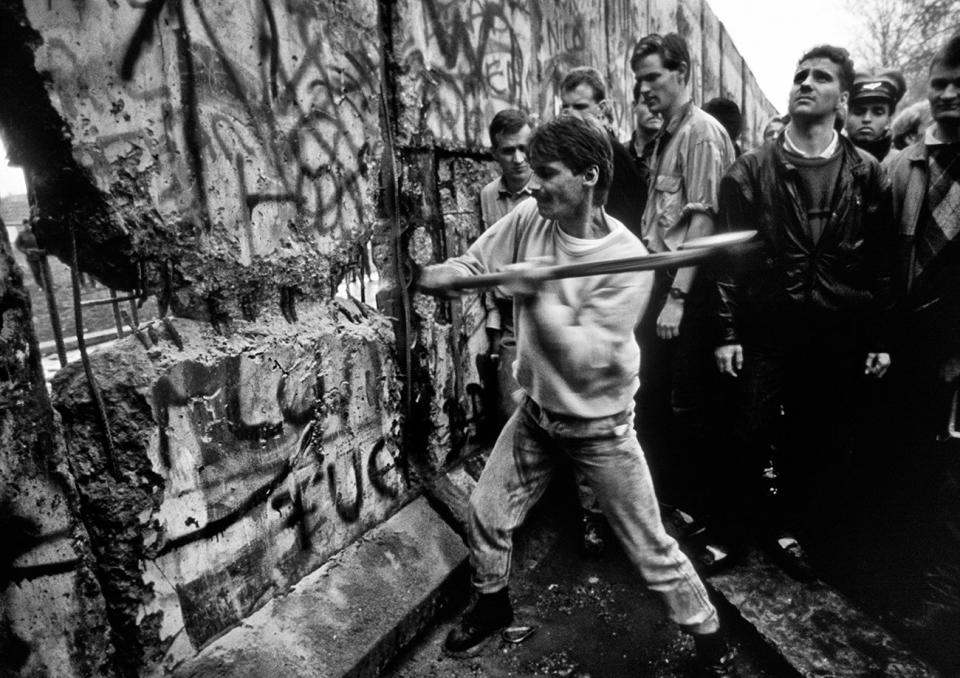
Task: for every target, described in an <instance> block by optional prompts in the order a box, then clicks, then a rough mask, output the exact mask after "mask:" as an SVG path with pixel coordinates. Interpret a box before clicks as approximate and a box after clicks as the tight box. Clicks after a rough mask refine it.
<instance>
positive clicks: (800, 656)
mask: <svg viewBox="0 0 960 678" xmlns="http://www.w3.org/2000/svg"><path fill="white" fill-rule="evenodd" d="M709 583H710V584H711V585H712V586H713V587H714V588H715V589H716V590H717V592H719V593H720V594H721V595H722V596H723V597H724V598H725V599H726V600H727V602H729V603H730V604H731V605H733V606H734V607H736V608H737V610H738V611H739V612H740V615H741V616H742V617H743V619H744V620H745V621H747V622H748V623H750V624H751V625H752V626H753V627H754V628H756V630H757V631H758V632H759V633H760V634H761V635H762V636H763V637H764V639H765V640H766V641H767V643H768V644H770V645H771V646H772V647H773V648H774V649H775V650H776V651H777V652H779V653H780V654H781V655H782V656H783V658H784V659H786V660H787V662H789V663H790V665H791V666H792V667H793V668H794V669H795V670H796V671H797V672H798V673H799V674H800V675H802V676H807V677H810V678H813V677H821V676H822V677H827V676H829V677H830V678H844V677H850V678H853V677H855V676H856V677H858V678H859V677H861V676H897V677H899V678H921V677H927V676H930V677H935V676H937V675H939V674H938V673H937V672H936V671H935V670H934V669H932V668H931V667H930V666H928V665H927V664H925V663H923V662H922V661H920V660H919V659H917V658H916V657H914V656H913V655H912V654H911V653H910V651H909V650H908V649H907V648H906V647H905V646H904V645H903V644H902V643H900V642H899V641H898V640H896V639H895V638H893V637H892V636H891V635H890V634H889V633H888V632H887V631H886V630H885V629H884V628H883V627H881V626H880V625H879V624H878V623H877V622H875V621H874V620H873V619H871V618H870V617H868V616H867V615H866V614H864V613H863V612H861V611H860V610H858V609H857V608H856V607H854V605H853V604H852V603H851V602H850V601H849V600H847V599H846V598H845V597H844V596H843V595H842V594H840V593H838V592H837V591H836V590H834V589H833V588H831V587H830V586H828V585H826V584H823V583H821V582H812V583H808V584H804V583H801V582H798V581H796V580H795V579H793V578H791V577H790V576H788V575H787V574H786V573H784V572H783V571H782V570H781V569H780V568H779V567H777V566H776V565H775V564H773V563H772V562H770V560H769V559H768V558H767V557H766V556H765V555H763V554H762V553H760V552H753V553H751V554H750V557H749V558H748V559H747V562H746V563H745V564H744V565H743V566H740V567H737V568H735V569H733V570H730V571H729V572H725V573H723V574H720V575H716V576H714V577H711V578H710V580H709Z"/></svg>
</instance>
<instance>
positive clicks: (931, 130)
mask: <svg viewBox="0 0 960 678" xmlns="http://www.w3.org/2000/svg"><path fill="white" fill-rule="evenodd" d="M948 144H950V142H949V141H943V140H942V139H941V138H940V137H938V136H937V126H936V125H930V126H929V127H928V128H927V131H925V132H924V133H923V145H924V146H946V145H948Z"/></svg>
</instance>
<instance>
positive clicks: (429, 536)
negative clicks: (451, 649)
mask: <svg viewBox="0 0 960 678" xmlns="http://www.w3.org/2000/svg"><path fill="white" fill-rule="evenodd" d="M466 556H467V549H466V547H465V546H464V544H463V542H462V541H461V539H460V538H459V537H458V536H457V535H456V533H455V532H454V531H453V530H452V529H451V528H450V527H448V526H447V525H446V523H444V522H443V520H441V519H440V517H439V516H438V515H437V514H436V513H435V512H434V511H433V510H432V509H431V508H430V506H429V505H428V503H427V500H426V499H424V498H422V497H421V498H419V499H417V500H416V501H414V502H412V503H411V504H408V505H407V506H406V507H404V508H403V509H402V510H401V511H400V512H398V513H397V514H395V515H394V516H393V517H392V518H390V519H389V520H388V521H386V522H385V523H382V524H381V525H379V526H378V527H376V528H374V529H372V530H370V531H369V532H367V533H366V534H365V535H364V536H363V537H361V538H360V539H359V540H357V541H356V542H354V543H353V544H351V545H350V546H349V547H347V548H346V549H344V550H343V551H342V552H341V553H340V554H339V555H338V556H335V557H334V558H331V559H330V560H329V561H328V562H327V563H326V564H325V565H324V566H323V567H322V568H321V569H319V570H317V571H316V572H314V573H312V574H310V575H308V576H307V577H305V578H304V579H303V580H302V581H301V582H300V583H299V584H297V585H296V586H295V587H294V588H293V589H292V590H291V591H290V592H289V593H288V594H287V595H285V596H281V597H277V598H275V599H274V600H272V601H271V602H270V603H268V604H267V605H266V606H264V607H263V608H261V609H260V610H258V611H257V612H255V613H254V614H252V615H250V616H249V617H247V618H246V619H245V620H244V621H243V623H242V624H241V625H240V626H239V627H236V628H234V629H233V630H231V631H229V632H228V633H226V634H225V635H224V636H222V637H221V638H220V639H219V640H217V641H215V642H214V643H212V644H211V645H209V646H208V647H206V648H205V649H204V650H203V651H202V652H201V653H200V654H199V655H198V656H197V657H195V658H194V659H192V660H189V661H187V662H185V663H184V664H182V665H181V666H180V667H178V669H177V671H176V672H175V674H174V675H175V676H178V677H179V678H199V677H200V676H214V675H215V676H221V677H223V678H239V677H240V676H271V675H273V676H286V677H290V678H296V677H297V676H303V677H304V678H307V677H314V676H376V675H378V672H379V671H380V669H381V668H382V667H383V666H384V665H385V664H386V662H387V661H388V660H389V659H390V658H392V657H393V656H394V655H395V654H396V652H398V651H399V649H400V648H401V647H402V646H403V645H404V644H405V643H407V642H409V641H410V640H411V639H412V638H413V637H414V636H415V635H416V634H417V633H418V632H419V631H420V630H422V628H423V627H424V626H425V625H426V624H427V623H429V622H430V620H431V619H432V617H433V614H434V612H435V608H436V607H437V605H438V604H439V603H440V602H442V596H443V594H444V591H445V590H446V587H445V586H444V584H445V583H447V582H450V581H451V578H452V577H454V576H455V575H456V573H457V572H458V571H460V570H458V568H460V567H461V566H462V564H463V563H465V562H466Z"/></svg>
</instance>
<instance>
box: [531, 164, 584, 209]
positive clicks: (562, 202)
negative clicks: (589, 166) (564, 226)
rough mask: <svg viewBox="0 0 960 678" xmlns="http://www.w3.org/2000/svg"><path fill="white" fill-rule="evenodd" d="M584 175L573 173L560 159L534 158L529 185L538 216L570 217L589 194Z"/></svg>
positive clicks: (580, 206) (582, 205)
mask: <svg viewBox="0 0 960 678" xmlns="http://www.w3.org/2000/svg"><path fill="white" fill-rule="evenodd" d="M586 178H587V172H584V173H581V174H574V173H573V171H572V170H571V169H570V168H569V167H567V165H566V164H565V163H563V162H562V161H560V160H545V159H541V158H538V159H537V160H534V162H533V177H532V178H531V179H530V184H529V186H530V192H531V193H532V194H533V197H534V198H535V199H536V201H537V210H538V211H539V212H540V216H542V217H543V218H544V219H554V220H557V221H561V222H563V221H568V220H571V219H574V218H575V217H576V216H577V215H578V214H580V213H581V212H582V211H583V210H584V208H585V207H587V205H585V203H586V202H587V201H588V200H590V198H591V196H592V193H591V192H590V190H589V188H588V185H587V183H586Z"/></svg>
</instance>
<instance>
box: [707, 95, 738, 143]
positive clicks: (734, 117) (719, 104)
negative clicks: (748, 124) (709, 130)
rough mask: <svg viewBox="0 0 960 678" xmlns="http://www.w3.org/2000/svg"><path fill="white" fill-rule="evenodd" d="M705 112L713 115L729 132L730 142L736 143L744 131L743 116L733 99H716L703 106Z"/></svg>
mask: <svg viewBox="0 0 960 678" xmlns="http://www.w3.org/2000/svg"><path fill="white" fill-rule="evenodd" d="M703 110H704V111H705V112H706V113H709V114H710V115H712V116H713V117H714V118H715V119H716V121H717V122H719V123H720V124H721V125H723V129H725V130H727V134H729V135H730V140H731V141H734V142H736V140H737V137H739V136H740V132H742V131H743V114H741V113H740V107H739V106H737V104H736V102H734V101H732V100H731V99H725V98H723V97H715V98H713V99H711V100H710V101H708V102H707V103H705V104H704V105H703Z"/></svg>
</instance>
